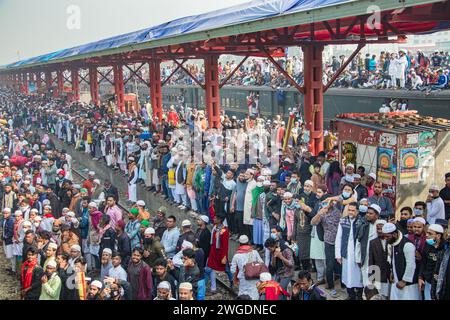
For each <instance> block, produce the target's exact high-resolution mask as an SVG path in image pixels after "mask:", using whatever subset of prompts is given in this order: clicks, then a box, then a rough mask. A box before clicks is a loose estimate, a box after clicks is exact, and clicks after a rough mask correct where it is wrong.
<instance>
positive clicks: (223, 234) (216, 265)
mask: <svg viewBox="0 0 450 320" xmlns="http://www.w3.org/2000/svg"><path fill="white" fill-rule="evenodd" d="M211 233H212V243H211V249H210V250H209V256H208V267H210V268H211V269H213V270H216V271H221V272H223V271H225V267H226V265H227V263H228V239H229V237H230V232H229V231H228V228H227V227H222V230H221V231H220V236H219V237H220V247H219V248H218V249H216V234H217V232H215V231H212V232H211ZM224 257H227V261H226V263H225V264H222V260H223V258H224Z"/></svg>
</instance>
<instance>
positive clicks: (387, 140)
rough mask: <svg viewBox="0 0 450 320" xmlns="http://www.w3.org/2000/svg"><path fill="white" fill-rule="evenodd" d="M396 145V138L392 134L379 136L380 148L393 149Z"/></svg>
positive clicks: (384, 133)
mask: <svg viewBox="0 0 450 320" xmlns="http://www.w3.org/2000/svg"><path fill="white" fill-rule="evenodd" d="M395 145H397V136H396V135H395V134H393V133H386V132H383V134H382V135H381V136H380V146H382V147H389V146H390V147H393V146H395Z"/></svg>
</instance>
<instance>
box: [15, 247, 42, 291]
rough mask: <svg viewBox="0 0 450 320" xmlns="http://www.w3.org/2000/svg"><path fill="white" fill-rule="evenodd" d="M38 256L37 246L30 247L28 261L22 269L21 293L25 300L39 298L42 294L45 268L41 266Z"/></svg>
mask: <svg viewBox="0 0 450 320" xmlns="http://www.w3.org/2000/svg"><path fill="white" fill-rule="evenodd" d="M37 256H38V249H37V248H35V247H30V248H28V251H27V261H25V262H24V263H23V265H22V270H21V287H22V290H21V292H20V295H21V297H22V299H23V300H39V296H40V295H41V288H42V283H41V278H42V276H43V275H44V270H43V269H42V268H41V267H40V266H39V264H38V261H37Z"/></svg>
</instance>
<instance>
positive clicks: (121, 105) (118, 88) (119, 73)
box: [113, 64, 125, 113]
mask: <svg viewBox="0 0 450 320" xmlns="http://www.w3.org/2000/svg"><path fill="white" fill-rule="evenodd" d="M113 69H114V71H113V72H114V91H115V93H116V104H117V110H118V111H119V112H121V113H123V112H125V99H124V95H125V94H124V88H123V87H124V83H123V66H122V65H121V64H116V65H115V66H114V67H113Z"/></svg>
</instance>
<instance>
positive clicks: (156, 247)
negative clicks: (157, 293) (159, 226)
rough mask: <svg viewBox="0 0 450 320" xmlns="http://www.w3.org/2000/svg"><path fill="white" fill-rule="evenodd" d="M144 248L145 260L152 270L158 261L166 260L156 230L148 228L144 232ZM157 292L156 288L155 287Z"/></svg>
mask: <svg viewBox="0 0 450 320" xmlns="http://www.w3.org/2000/svg"><path fill="white" fill-rule="evenodd" d="M142 247H143V249H144V257H143V259H142V260H144V262H145V263H147V264H148V265H149V266H150V268H153V267H154V265H155V261H156V260H157V259H161V258H165V255H164V246H163V245H162V244H161V243H160V242H159V239H158V238H156V236H155V229H153V228H147V229H145V231H144V238H143V239H142ZM154 288H155V290H156V287H154Z"/></svg>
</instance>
